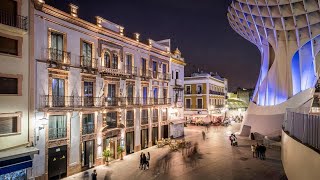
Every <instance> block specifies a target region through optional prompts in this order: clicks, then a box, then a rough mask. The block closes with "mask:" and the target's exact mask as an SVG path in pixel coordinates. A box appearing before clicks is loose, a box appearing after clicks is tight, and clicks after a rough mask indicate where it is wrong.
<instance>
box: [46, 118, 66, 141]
mask: <svg viewBox="0 0 320 180" xmlns="http://www.w3.org/2000/svg"><path fill="white" fill-rule="evenodd" d="M48 133H49V140H54V139H62V138H66V137H67V117H66V116H61V115H53V116H50V117H49V132H48Z"/></svg>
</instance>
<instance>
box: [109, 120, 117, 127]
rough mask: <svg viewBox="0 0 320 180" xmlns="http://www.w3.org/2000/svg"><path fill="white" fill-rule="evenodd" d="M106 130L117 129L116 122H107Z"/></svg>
mask: <svg viewBox="0 0 320 180" xmlns="http://www.w3.org/2000/svg"><path fill="white" fill-rule="evenodd" d="M107 125H108V127H107V128H108V129H112V128H117V127H118V125H117V121H107Z"/></svg>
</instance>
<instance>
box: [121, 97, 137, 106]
mask: <svg viewBox="0 0 320 180" xmlns="http://www.w3.org/2000/svg"><path fill="white" fill-rule="evenodd" d="M120 101H121V105H123V106H132V105H140V98H137V97H123V98H120Z"/></svg>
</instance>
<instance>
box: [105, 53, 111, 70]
mask: <svg viewBox="0 0 320 180" xmlns="http://www.w3.org/2000/svg"><path fill="white" fill-rule="evenodd" d="M104 63H105V64H104V65H105V66H106V68H111V60H110V54H109V53H108V52H106V53H104Z"/></svg>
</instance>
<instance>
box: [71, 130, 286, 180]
mask: <svg viewBox="0 0 320 180" xmlns="http://www.w3.org/2000/svg"><path fill="white" fill-rule="evenodd" d="M239 128H240V126H239V124H235V125H233V126H229V127H210V129H209V131H208V132H207V136H206V139H205V140H203V138H202V131H203V130H205V128H204V127H202V126H188V127H187V128H185V134H186V136H185V138H186V140H190V141H192V143H195V142H198V144H199V154H197V155H196V156H191V157H183V156H182V152H181V151H177V152H170V151H169V148H168V146H165V147H163V148H157V147H151V148H148V149H146V150H143V152H145V153H146V152H150V154H151V164H150V169H149V170H140V169H139V155H140V153H141V152H137V153H134V154H131V155H128V156H125V157H124V160H118V161H114V162H112V163H111V164H110V165H109V166H108V167H107V166H104V165H103V166H98V167H96V168H94V169H96V170H97V173H98V179H102V180H147V179H157V180H158V179H159V180H160V179H168V180H180V179H181V180H193V179H195V180H205V179H234V180H238V179H239V180H241V179H259V180H263V179H268V180H270V179H274V180H278V179H284V171H283V167H282V164H281V157H280V149H279V148H278V149H267V152H266V157H267V159H266V160H264V161H262V160H259V159H256V158H252V153H251V149H250V145H251V144H252V143H255V142H254V141H251V140H249V139H248V138H238V143H239V147H232V146H230V142H229V137H228V136H229V135H230V133H231V132H236V131H237V130H238V129H239ZM88 172H89V174H91V172H92V169H91V170H88ZM66 179H91V177H89V178H88V177H86V175H85V173H83V172H82V173H79V174H76V175H73V176H70V177H68V178H66Z"/></svg>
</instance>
